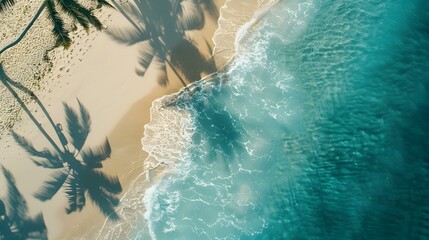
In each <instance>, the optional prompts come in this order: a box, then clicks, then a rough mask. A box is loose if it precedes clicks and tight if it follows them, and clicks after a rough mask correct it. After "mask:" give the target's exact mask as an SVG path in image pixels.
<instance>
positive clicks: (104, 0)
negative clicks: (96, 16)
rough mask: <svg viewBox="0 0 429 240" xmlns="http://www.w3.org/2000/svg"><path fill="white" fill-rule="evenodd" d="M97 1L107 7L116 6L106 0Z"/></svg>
mask: <svg viewBox="0 0 429 240" xmlns="http://www.w3.org/2000/svg"><path fill="white" fill-rule="evenodd" d="M97 2H98V3H99V4H100V5H101V6H105V7H110V8H115V7H113V6H112V4H110V3H108V2H107V1H106V0H97Z"/></svg>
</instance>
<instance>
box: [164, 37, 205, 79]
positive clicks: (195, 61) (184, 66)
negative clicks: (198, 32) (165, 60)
mask: <svg viewBox="0 0 429 240" xmlns="http://www.w3.org/2000/svg"><path fill="white" fill-rule="evenodd" d="M170 56H171V62H172V63H173V65H174V66H175V67H177V68H178V69H179V70H180V71H181V72H182V73H183V75H184V76H185V77H186V79H188V80H189V81H190V82H195V81H198V80H200V79H201V73H202V72H204V70H205V67H206V66H205V64H206V61H207V60H206V59H205V57H204V56H203V55H202V54H201V53H200V51H199V49H198V48H197V47H196V46H195V45H194V44H193V43H192V42H190V41H188V40H187V39H183V41H182V42H181V43H180V44H179V45H178V46H177V47H175V48H174V49H173V50H172V51H171V54H170Z"/></svg>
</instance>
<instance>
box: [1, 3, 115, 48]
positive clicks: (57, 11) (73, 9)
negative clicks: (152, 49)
mask: <svg viewBox="0 0 429 240" xmlns="http://www.w3.org/2000/svg"><path fill="white" fill-rule="evenodd" d="M91 2H97V3H98V5H99V6H106V7H113V6H112V5H110V3H108V2H107V1H105V0H93V1H91ZM14 3H15V1H14V0H0V13H1V12H3V11H5V10H6V9H8V8H10V7H12V5H13V4H14ZM45 9H46V10H47V11H48V17H49V19H50V21H51V23H52V25H53V28H52V33H53V35H54V36H55V39H56V43H55V47H59V46H63V47H64V48H68V47H70V45H71V43H72V40H71V38H70V36H69V32H70V30H69V29H68V28H67V27H66V23H65V21H64V15H67V16H69V17H70V18H71V19H72V20H73V21H74V22H77V23H78V24H79V25H81V26H82V27H83V28H84V29H85V30H89V27H90V26H93V27H95V28H96V29H97V30H101V29H103V24H102V23H101V22H100V20H99V19H98V18H97V17H96V16H95V15H94V14H93V12H92V10H90V9H89V8H87V7H85V6H83V5H82V4H80V3H79V2H78V1H76V0H45V1H43V2H42V4H41V6H40V7H39V9H38V10H37V11H36V13H35V15H34V16H33V18H32V19H31V21H30V22H29V23H28V24H27V26H26V27H25V28H24V30H23V31H22V32H21V34H20V35H19V36H18V38H17V39H15V40H14V41H13V42H11V43H10V44H8V45H6V46H5V47H3V48H1V49H0V54H2V53H3V52H5V51H6V50H8V49H9V48H11V47H13V46H15V45H16V44H18V43H19V42H20V41H21V40H22V39H23V38H24V36H25V35H26V34H27V32H28V31H29V30H30V29H31V27H32V26H33V25H34V23H35V22H36V20H37V19H39V17H40V16H41V15H42V12H43V11H44V10H45Z"/></svg>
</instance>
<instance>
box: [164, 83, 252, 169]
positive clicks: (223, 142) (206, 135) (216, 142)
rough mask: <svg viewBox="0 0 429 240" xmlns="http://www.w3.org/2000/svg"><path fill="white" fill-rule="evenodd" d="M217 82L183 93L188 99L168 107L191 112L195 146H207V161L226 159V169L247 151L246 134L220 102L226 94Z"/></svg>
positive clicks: (180, 100)
mask: <svg viewBox="0 0 429 240" xmlns="http://www.w3.org/2000/svg"><path fill="white" fill-rule="evenodd" d="M211 78H217V76H216V75H212V76H211ZM209 80H210V78H209ZM217 80H218V79H211V83H213V84H212V86H211V87H210V88H206V87H204V88H205V89H203V88H202V87H200V86H199V85H195V86H193V87H192V89H190V90H189V91H187V92H184V93H183V94H187V95H188V96H186V97H183V98H179V100H178V101H176V102H175V103H174V104H170V105H168V106H178V107H181V108H187V109H189V108H190V109H192V111H193V112H194V114H195V119H196V131H195V133H194V136H193V140H194V142H196V143H205V144H206V147H207V148H208V149H207V151H206V152H207V153H208V155H207V160H208V161H210V162H213V161H216V160H218V159H223V161H224V162H225V166H227V167H228V166H229V164H230V163H231V161H232V160H233V159H234V157H235V156H236V155H238V154H241V153H243V152H244V151H245V148H244V144H243V137H245V136H246V134H245V131H244V130H243V128H242V126H241V124H240V123H239V121H238V120H237V119H236V117H235V116H233V115H232V114H231V113H229V112H228V111H227V110H226V109H225V106H224V105H223V104H222V103H220V102H218V101H217V98H218V97H219V95H222V94H224V93H223V92H222V87H221V86H220V85H216V82H217ZM189 97H190V98H189ZM182 100H184V101H182ZM189 100H191V101H189Z"/></svg>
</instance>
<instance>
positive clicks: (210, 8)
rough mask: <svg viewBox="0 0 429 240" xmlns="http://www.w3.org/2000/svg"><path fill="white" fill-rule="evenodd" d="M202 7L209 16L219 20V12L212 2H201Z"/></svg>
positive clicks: (206, 0)
mask: <svg viewBox="0 0 429 240" xmlns="http://www.w3.org/2000/svg"><path fill="white" fill-rule="evenodd" d="M201 2H202V4H203V6H204V7H205V8H206V9H207V11H208V13H209V14H210V16H211V17H212V18H213V19H215V20H217V19H218V18H219V10H218V8H217V6H216V4H215V3H214V1H213V0H201Z"/></svg>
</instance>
